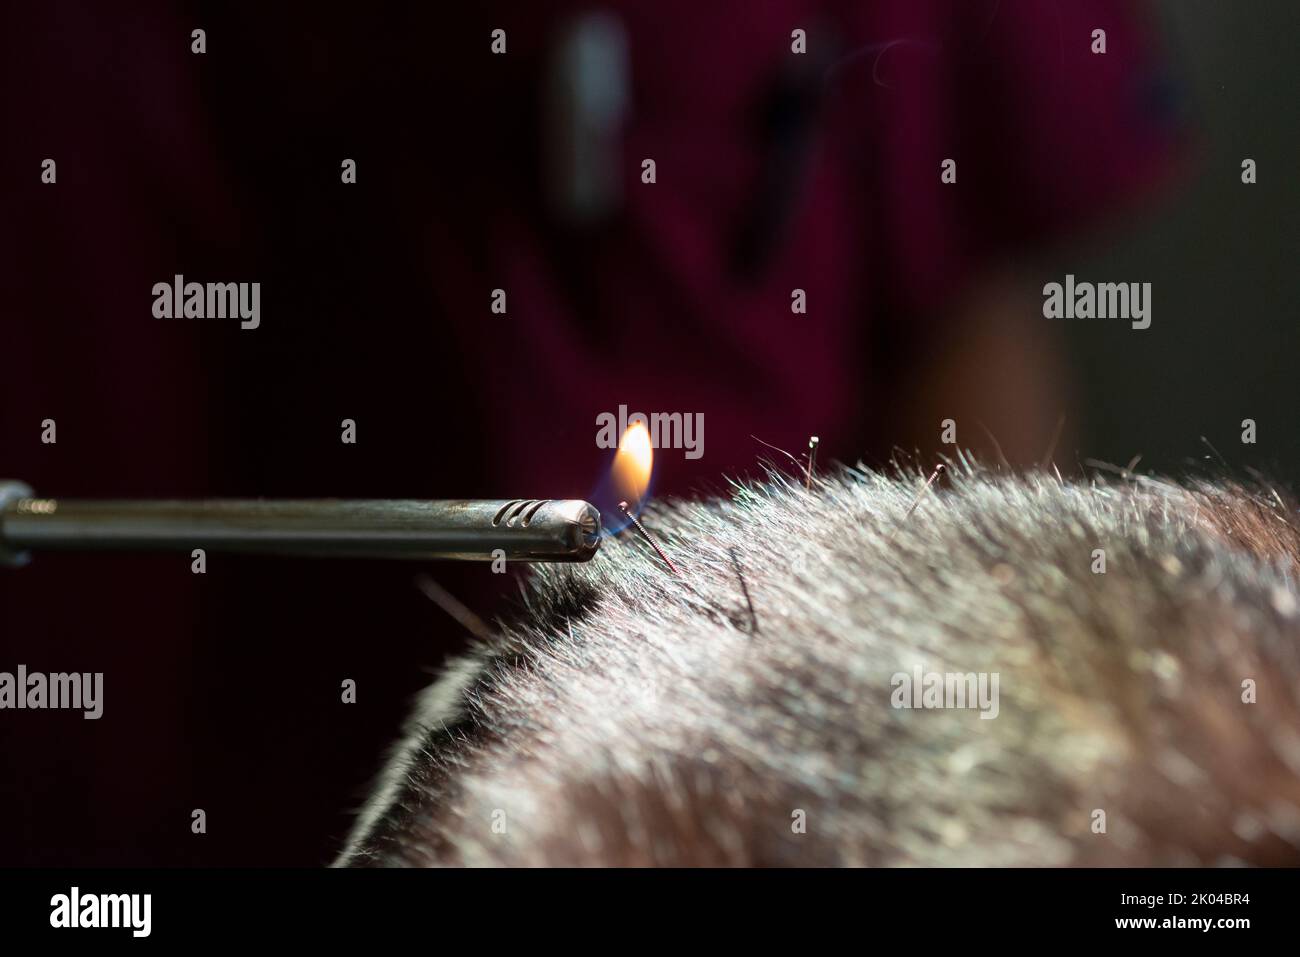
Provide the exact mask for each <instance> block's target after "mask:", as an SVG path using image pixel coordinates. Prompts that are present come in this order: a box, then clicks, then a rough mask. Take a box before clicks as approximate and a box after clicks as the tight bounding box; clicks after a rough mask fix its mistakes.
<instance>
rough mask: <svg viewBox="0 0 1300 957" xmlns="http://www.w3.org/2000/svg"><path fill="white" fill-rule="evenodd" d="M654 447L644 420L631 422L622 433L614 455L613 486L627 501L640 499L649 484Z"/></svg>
mask: <svg viewBox="0 0 1300 957" xmlns="http://www.w3.org/2000/svg"><path fill="white" fill-rule="evenodd" d="M654 454H655V453H654V447H653V446H652V445H651V444H650V431H649V430H648V429H647V428H646V427H645V423H644V422H633V423H632V424H631V425H629V426H628V427H627V431H626V432H624V433H623V439H622V441H620V442H619V443H618V454H617V455H615V456H614V467H613V469H612V473H613V477H614V487H615V489H617V490H618V494H619V495H621V496H623V497H624V498H626V499H627V500H628V501H629V502H639V501H641V496H643V495H645V490H646V488H647V487H648V486H649V485H650V470H651V468H652V467H653V464H654Z"/></svg>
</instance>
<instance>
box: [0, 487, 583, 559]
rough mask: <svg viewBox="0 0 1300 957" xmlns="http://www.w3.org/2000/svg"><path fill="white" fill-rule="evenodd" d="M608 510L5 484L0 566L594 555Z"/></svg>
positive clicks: (578, 504) (522, 502)
mask: <svg viewBox="0 0 1300 957" xmlns="http://www.w3.org/2000/svg"><path fill="white" fill-rule="evenodd" d="M600 537H601V536H600V512H599V511H598V510H597V509H596V508H595V507H594V506H592V505H589V504H588V503H587V502H583V501H578V500H549V499H513V500H506V499H502V500H487V501H482V500H477V501H476V500H440V501H419V500H359V501H342V500H336V499H305V500H269V501H268V500H260V499H250V500H240V499H232V500H207V501H103V502H94V501H77V500H68V499H48V498H37V497H35V496H33V495H32V493H31V490H30V489H29V488H27V487H26V486H24V485H22V484H21V483H18V482H0V563H4V564H11V565H19V564H23V563H25V561H26V560H27V557H28V556H27V554H26V553H27V552H28V551H30V550H40V549H64V550H67V549H77V550H82V549H130V550H160V549H161V550H169V549H179V550H184V551H188V550H190V549H194V548H203V549H206V550H210V551H225V552H258V553H263V554H282V555H307V556H346V557H363V558H407V559H435V558H439V559H442V558H445V559H458V560H462V561H491V560H492V559H494V558H497V557H501V556H502V555H504V557H505V558H506V559H507V560H522V561H532V562H585V561H587V560H588V559H590V558H591V557H592V556H593V555H595V554H596V552H597V551H598V550H599V548H600Z"/></svg>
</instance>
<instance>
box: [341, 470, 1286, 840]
mask: <svg viewBox="0 0 1300 957" xmlns="http://www.w3.org/2000/svg"><path fill="white" fill-rule="evenodd" d="M1131 478H1132V477H1131V476H1126V479H1131ZM921 485H922V477H921V476H918V475H901V476H895V475H882V474H877V473H868V472H864V471H860V470H855V469H846V470H842V471H841V472H838V473H836V474H834V475H832V476H829V477H827V478H824V479H821V480H819V481H818V482H816V483H815V485H814V487H813V489H812V490H811V491H807V490H805V489H804V488H803V487H802V485H801V484H797V483H794V482H791V481H788V480H785V479H783V478H781V477H779V476H776V475H772V476H770V477H769V479H768V480H767V481H766V482H765V483H763V484H761V485H743V486H737V487H736V488H735V490H734V493H733V495H732V496H731V497H730V498H728V499H723V500H713V501H702V502H680V503H676V504H670V505H666V506H664V507H661V508H658V509H656V510H654V511H653V512H652V513H651V514H650V516H648V519H647V524H648V525H649V526H650V527H651V528H652V529H653V530H654V532H655V533H656V534H657V535H658V536H659V537H660V539H661V541H662V542H663V544H664V547H665V549H666V550H667V551H668V553H669V554H670V555H671V556H672V557H673V560H674V561H675V562H676V563H677V564H678V565H679V567H680V568H681V570H682V575H681V577H680V578H675V577H673V576H672V575H671V574H670V573H669V572H668V571H667V569H666V568H664V566H663V565H662V563H661V562H660V561H659V560H658V559H657V558H656V557H655V556H654V555H653V554H652V553H651V552H650V550H649V549H648V548H646V547H645V545H644V543H643V542H641V541H640V540H639V539H637V538H635V537H632V536H628V535H625V536H622V537H621V538H620V539H619V540H617V541H610V542H607V543H606V545H605V547H604V548H603V549H602V550H601V552H600V554H599V555H598V556H597V557H596V559H595V560H593V561H592V562H591V563H590V564H588V565H585V566H544V567H541V568H539V570H538V571H537V572H536V574H535V575H534V577H533V579H532V583H531V587H530V600H529V603H530V609H529V614H528V615H526V616H525V617H524V620H523V621H521V622H520V623H519V624H518V625H516V626H514V627H513V628H511V629H509V630H507V631H505V632H504V633H503V634H501V635H500V637H499V638H498V639H497V640H496V641H495V642H494V643H493V645H491V646H490V647H482V648H479V649H478V650H476V651H475V652H473V653H472V654H471V655H470V656H469V657H468V658H466V659H463V660H461V661H459V662H457V663H455V664H453V665H452V666H451V668H450V669H449V670H448V673H447V674H448V677H447V678H445V679H444V680H443V682H442V683H440V684H439V685H435V686H434V688H432V689H430V691H429V692H428V693H427V694H426V695H425V697H424V698H423V699H422V701H421V702H420V705H419V707H418V708H417V710H416V713H415V714H414V715H413V717H412V720H411V722H410V724H409V726H408V729H407V737H406V740H405V741H404V742H403V743H401V744H399V746H398V747H397V749H396V750H395V753H394V756H393V757H392V759H391V760H390V763H389V767H388V769H387V771H386V772H385V774H384V775H382V776H381V785H380V787H379V789H378V790H377V792H376V795H375V798H374V799H372V802H371V804H370V805H369V807H368V809H367V811H366V812H365V813H364V814H363V815H362V816H361V818H360V820H359V822H358V827H357V829H356V831H355V832H354V834H353V836H352V838H351V839H350V840H349V842H348V846H347V848H346V849H345V850H344V852H343V854H342V855H341V857H340V863H351V864H388V865H404V864H413V865H424V864H450V865H462V864H466V865H514V864H525V865H532V864H556V865H586V864H615V865H681V864H686V865H693V864H706V865H711V864H725V865H730V864H735V865H787V864H788V865H800V864H808V865H821V864H829V865H840V864H847V865H859V864H861V865H900V864H919V865H975V864H981V865H983V864H987V865H1065V864H1154V865H1180V864H1223V863H1239V862H1253V863H1284V862H1289V863H1295V862H1297V861H1300V731H1298V729H1300V707H1298V701H1297V694H1298V693H1300V681H1298V679H1300V617H1298V616H1297V607H1298V604H1300V603H1298V602H1297V591H1296V584H1295V577H1294V576H1295V571H1296V568H1295V560H1296V556H1297V555H1300V547H1298V546H1297V536H1296V534H1295V529H1294V527H1293V524H1292V519H1293V516H1294V514H1295V513H1294V509H1292V508H1291V507H1290V506H1289V505H1288V504H1286V503H1284V502H1283V501H1282V500H1281V498H1280V497H1279V496H1277V495H1276V493H1272V495H1270V494H1269V493H1265V492H1256V491H1253V490H1243V489H1237V488H1217V487H1211V486H1201V487H1195V488H1190V489H1189V488H1182V487H1179V486H1175V485H1172V484H1169V483H1165V482H1159V481H1154V480H1151V479H1146V478H1141V479H1138V480H1136V481H1132V480H1125V481H1119V482H1116V483H1113V484H1106V483H1100V482H1093V483H1088V484H1068V483H1063V482H1061V481H1060V480H1059V479H1058V478H1057V477H1055V476H1049V475H1046V474H1041V473H1039V474H1033V475H1029V476H1026V477H1020V478H1013V477H1010V476H1005V475H999V474H996V473H989V472H986V471H984V470H981V469H978V468H975V467H972V466H969V465H965V464H963V465H962V466H961V467H959V468H956V469H953V470H951V472H950V477H949V481H948V483H947V487H945V488H943V489H941V490H940V489H937V488H936V489H935V490H933V491H931V492H930V493H927V494H926V496H925V497H924V498H923V499H922V500H921V501H920V503H919V505H918V507H917V509H916V511H915V512H914V513H913V514H912V515H911V516H910V517H908V518H907V520H906V521H905V522H903V523H902V524H901V525H900V521H901V520H902V517H903V516H904V514H905V513H906V511H907V508H908V506H909V505H910V504H911V503H912V501H913V499H914V498H915V496H916V494H917V492H918V490H919V489H920V488H921ZM1270 492H1271V490H1270ZM731 548H734V549H735V550H736V555H737V556H738V558H739V560H740V563H741V567H742V570H743V575H744V577H745V581H746V584H747V586H748V592H749V596H750V598H751V599H752V604H753V613H754V617H755V618H756V620H757V623H758V628H757V630H755V629H754V628H753V623H752V620H751V615H750V608H749V605H748V604H747V601H746V597H745V595H744V592H743V591H742V588H741V586H740V583H739V581H738V580H737V569H736V567H735V565H734V564H733V562H732V560H731V557H730V556H729V553H728V551H729V549H731ZM1096 548H1102V549H1104V550H1105V552H1106V572H1105V574H1095V573H1094V572H1093V570H1092V564H1093V557H1092V556H1093V550H1094V549H1096ZM915 664H921V665H922V666H923V667H924V668H925V669H926V670H927V671H935V672H962V673H967V672H996V673H998V674H1000V676H1001V681H1000V698H1001V701H1000V708H999V713H998V716H997V718H996V719H994V720H983V719H981V718H980V716H979V713H978V712H977V711H974V710H900V709H897V708H894V707H892V706H891V693H892V687H891V676H893V675H894V674H895V673H898V672H910V670H911V669H912V667H913V666H914V665H915ZM1245 679H1252V680H1253V681H1254V682H1255V683H1256V685H1257V695H1258V700H1257V703H1254V704H1247V703H1244V702H1243V700H1242V682H1243V680H1245ZM1096 810H1102V811H1104V812H1105V815H1106V831H1105V833H1094V829H1093V828H1094V822H1095V820H1096V817H1095V814H1094V812H1095V811H1096ZM797 811H802V812H803V814H804V817H805V820H806V831H805V832H804V833H796V829H795V828H793V827H792V821H793V820H794V818H795V817H797V814H796V812H797ZM494 822H495V824H496V825H497V827H496V828H495V829H494V826H493V825H494ZM503 823H504V833H500V831H501V830H502V827H501V825H502V824H503Z"/></svg>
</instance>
